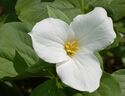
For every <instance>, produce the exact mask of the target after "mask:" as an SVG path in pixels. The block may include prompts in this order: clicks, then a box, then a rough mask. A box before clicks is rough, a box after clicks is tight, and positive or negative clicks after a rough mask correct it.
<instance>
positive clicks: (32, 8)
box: [16, 0, 82, 29]
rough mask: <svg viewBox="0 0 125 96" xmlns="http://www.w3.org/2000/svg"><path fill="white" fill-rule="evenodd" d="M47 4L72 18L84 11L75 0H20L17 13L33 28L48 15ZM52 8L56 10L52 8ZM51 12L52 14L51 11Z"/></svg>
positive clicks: (20, 18) (17, 4)
mask: <svg viewBox="0 0 125 96" xmlns="http://www.w3.org/2000/svg"><path fill="white" fill-rule="evenodd" d="M47 6H51V7H53V8H56V11H58V13H59V14H60V13H61V14H63V15H64V14H66V15H67V17H68V18H70V20H72V19H73V18H74V17H75V16H77V15H78V14H81V13H82V12H81V10H80V8H79V7H78V6H79V2H78V1H75V0H55V1H54V2H43V0H18V1H17V3H16V13H17V15H18V18H19V20H21V21H22V22H23V23H25V24H26V25H27V26H28V27H29V29H31V28H32V27H33V25H34V24H35V23H36V22H39V21H40V20H42V19H44V18H47V17H48V13H47ZM51 10H52V11H55V10H53V9H52V8H51ZM61 11H62V12H61ZM49 14H51V15H52V13H50V11H49ZM56 15H57V13H56ZM67 17H66V16H65V19H68V18H67Z"/></svg>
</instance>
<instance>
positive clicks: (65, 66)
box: [56, 53, 102, 92]
mask: <svg viewBox="0 0 125 96" xmlns="http://www.w3.org/2000/svg"><path fill="white" fill-rule="evenodd" d="M56 70H57V73H58V75H59V77H60V79H61V80H62V81H63V82H64V83H65V84H66V85H68V86H70V87H72V88H74V89H77V90H79V91H88V92H93V91H95V90H96V89H97V88H98V87H99V85H100V78H101V76H102V70H101V68H100V64H99V61H98V60H97V58H96V57H95V55H93V54H92V53H84V54H77V55H76V56H75V57H73V58H72V59H70V60H69V61H67V62H63V63H58V64H57V68H56Z"/></svg>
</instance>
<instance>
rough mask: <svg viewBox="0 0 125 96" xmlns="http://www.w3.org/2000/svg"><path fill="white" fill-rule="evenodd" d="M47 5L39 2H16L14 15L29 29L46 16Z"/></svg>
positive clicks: (27, 0)
mask: <svg viewBox="0 0 125 96" xmlns="http://www.w3.org/2000/svg"><path fill="white" fill-rule="evenodd" d="M47 4H48V3H42V2H41V0H17V3H16V13H17V15H18V18H19V19H20V20H21V21H22V22H24V23H25V24H27V26H28V27H29V29H31V28H32V26H33V25H34V24H35V23H36V22H39V21H40V20H42V19H44V18H46V17H47V16H48V15H47V8H46V6H47Z"/></svg>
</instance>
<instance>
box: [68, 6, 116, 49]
mask: <svg viewBox="0 0 125 96" xmlns="http://www.w3.org/2000/svg"><path fill="white" fill-rule="evenodd" d="M70 27H71V28H72V29H73V31H74V32H75V35H76V37H77V38H78V40H79V42H80V46H82V47H86V48H88V49H90V50H93V51H96V50H102V49H104V48H105V47H107V46H108V45H110V44H111V43H112V42H113V41H114V39H115V37H116V34H115V32H114V29H113V23H112V20H111V18H110V17H108V16H107V13H106V11H105V9H104V8H101V7H97V8H95V9H94V10H93V11H91V12H89V13H88V14H86V15H79V16H77V17H76V18H75V19H74V20H73V22H72V23H71V25H70Z"/></svg>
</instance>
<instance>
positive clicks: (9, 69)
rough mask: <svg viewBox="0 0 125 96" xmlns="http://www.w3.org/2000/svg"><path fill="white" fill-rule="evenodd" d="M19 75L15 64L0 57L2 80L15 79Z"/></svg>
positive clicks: (0, 75) (0, 76)
mask: <svg viewBox="0 0 125 96" xmlns="http://www.w3.org/2000/svg"><path fill="white" fill-rule="evenodd" d="M17 75H18V73H17V72H16V70H15V68H14V64H13V62H12V61H10V60H7V59H5V58H1V57H0V78H5V77H15V76H17Z"/></svg>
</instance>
